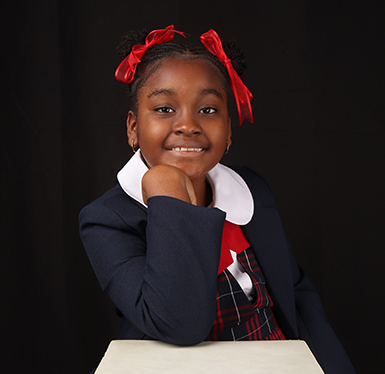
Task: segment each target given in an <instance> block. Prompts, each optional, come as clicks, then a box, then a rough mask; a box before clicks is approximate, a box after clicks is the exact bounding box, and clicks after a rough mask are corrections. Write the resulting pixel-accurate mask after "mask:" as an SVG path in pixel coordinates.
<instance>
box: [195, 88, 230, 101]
mask: <svg viewBox="0 0 385 374" xmlns="http://www.w3.org/2000/svg"><path fill="white" fill-rule="evenodd" d="M199 95H202V96H204V95H215V96H217V97H219V98H220V99H221V100H222V101H224V99H223V95H222V94H221V93H220V92H219V91H218V90H216V89H215V88H204V89H203V90H200V91H199Z"/></svg>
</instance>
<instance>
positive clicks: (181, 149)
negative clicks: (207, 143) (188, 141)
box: [171, 147, 203, 152]
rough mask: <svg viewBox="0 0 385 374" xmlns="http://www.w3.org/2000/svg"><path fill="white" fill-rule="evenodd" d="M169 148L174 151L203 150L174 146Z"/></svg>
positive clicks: (201, 149)
mask: <svg viewBox="0 0 385 374" xmlns="http://www.w3.org/2000/svg"><path fill="white" fill-rule="evenodd" d="M171 150H172V151H175V152H201V151H203V148H185V147H175V148H171Z"/></svg>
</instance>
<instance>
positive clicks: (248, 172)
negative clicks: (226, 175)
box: [229, 166, 275, 206]
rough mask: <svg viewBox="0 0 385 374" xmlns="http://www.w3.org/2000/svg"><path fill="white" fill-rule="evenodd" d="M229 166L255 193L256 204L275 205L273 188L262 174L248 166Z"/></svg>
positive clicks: (253, 193)
mask: <svg viewBox="0 0 385 374" xmlns="http://www.w3.org/2000/svg"><path fill="white" fill-rule="evenodd" d="M229 167H230V168H231V169H232V170H234V171H235V172H236V173H237V174H239V175H240V176H241V177H242V179H243V180H244V181H245V182H246V184H247V186H248V187H249V189H250V191H251V193H252V195H253V198H254V203H255V206H275V204H274V198H273V191H272V188H271V186H270V184H269V182H268V181H267V180H266V179H265V178H264V177H263V176H262V175H261V174H259V173H258V172H256V171H254V170H252V169H250V168H249V167H247V166H229Z"/></svg>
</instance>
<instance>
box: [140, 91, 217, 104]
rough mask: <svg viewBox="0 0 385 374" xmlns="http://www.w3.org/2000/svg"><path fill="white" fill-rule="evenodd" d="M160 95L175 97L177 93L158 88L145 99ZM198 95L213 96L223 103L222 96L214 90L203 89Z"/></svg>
mask: <svg viewBox="0 0 385 374" xmlns="http://www.w3.org/2000/svg"><path fill="white" fill-rule="evenodd" d="M160 95H167V96H176V95H177V93H176V92H175V91H174V90H170V89H167V88H160V89H157V90H155V91H152V92H151V93H149V94H148V95H147V97H148V98H151V97H153V96H160ZM198 95H199V96H206V95H215V96H217V97H219V98H220V99H221V100H222V101H224V98H223V95H222V94H221V93H220V92H219V91H218V90H216V89H215V88H204V89H202V90H200V91H199V92H198Z"/></svg>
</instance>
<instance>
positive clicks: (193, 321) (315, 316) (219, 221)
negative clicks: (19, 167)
mask: <svg viewBox="0 0 385 374" xmlns="http://www.w3.org/2000/svg"><path fill="white" fill-rule="evenodd" d="M234 170H235V171H236V172H237V173H238V174H239V175H241V177H242V178H243V179H244V180H245V182H246V183H247V185H248V187H249V188H250V191H251V193H252V195H253V198H254V215H253V218H252V220H251V221H250V222H249V223H248V224H247V225H245V226H242V230H243V232H244V234H245V236H246V237H247V239H248V241H249V243H250V245H251V247H252V249H253V250H254V252H255V255H256V257H257V259H258V262H259V264H260V267H261V269H262V271H263V274H264V276H265V278H266V284H267V288H268V290H269V293H270V295H271V297H272V299H273V302H274V307H273V313H274V315H275V317H276V319H277V321H278V323H279V326H280V327H281V329H282V331H283V332H284V334H285V336H286V338H287V339H301V340H305V341H306V342H307V344H308V345H309V347H310V349H311V350H312V352H313V354H314V356H315V357H316V358H317V360H318V362H319V363H320V365H321V366H322V368H323V370H324V371H325V373H327V374H350V373H354V369H353V367H352V365H351V363H350V361H349V359H348V357H347V355H346V353H345V351H344V349H343V347H342V345H341V344H340V342H339V340H338V338H337V337H336V335H335V333H334V332H333V330H332V328H331V326H330V325H329V323H328V322H327V320H326V317H325V314H324V311H323V308H322V305H321V302H320V299H319V296H318V294H317V293H316V291H315V290H314V287H313V286H312V284H311V283H310V281H309V280H308V278H307V277H306V275H305V274H304V273H303V271H302V270H301V269H300V267H298V265H297V263H296V261H295V259H294V257H293V254H292V252H291V249H290V246H289V244H288V241H287V238H286V236H285V233H284V231H283V228H282V225H281V221H280V217H279V214H278V212H277V209H276V207H275V204H274V199H273V195H272V192H271V189H270V187H269V185H268V184H267V183H266V181H265V180H264V179H263V178H262V177H261V176H259V175H258V174H257V173H255V172H253V171H252V170H250V169H247V168H244V167H236V168H234ZM225 217H226V214H225V213H224V212H222V211H221V210H219V209H216V208H213V209H208V208H205V207H199V206H193V205H191V204H188V203H185V202H183V201H180V200H178V199H174V198H172V197H167V196H156V197H152V198H150V199H149V200H148V208H146V207H144V206H143V205H142V204H140V203H138V202H137V201H135V200H134V199H132V198H131V197H129V196H128V195H127V194H126V193H125V192H124V191H123V190H122V189H121V187H120V186H119V185H117V186H115V187H114V188H112V189H111V190H109V191H107V192H106V193H105V194H104V195H103V196H101V197H100V198H98V199H97V200H95V201H94V202H92V203H91V204H90V205H88V206H86V207H85V208H83V210H82V211H81V213H80V234H81V238H82V241H83V244H84V246H85V249H86V251H87V254H88V257H89V259H90V261H91V264H92V266H93V268H94V271H95V273H96V275H97V277H98V279H99V282H100V284H101V287H102V289H103V290H105V291H106V292H107V293H108V295H109V296H110V298H111V299H112V301H113V302H114V304H115V305H116V307H117V309H118V310H119V312H121V315H122V324H121V329H120V333H119V338H120V339H157V340H162V341H165V342H168V343H172V344H178V345H192V344H197V343H200V342H202V341H203V340H205V339H206V338H207V336H208V335H209V332H210V330H211V327H212V324H213V321H214V316H215V313H216V292H217V269H218V264H219V258H220V249H221V239H222V229H223V224H224V220H225Z"/></svg>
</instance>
